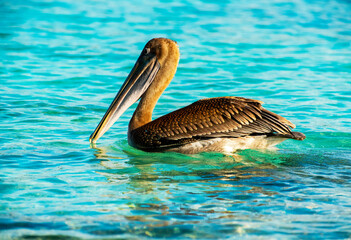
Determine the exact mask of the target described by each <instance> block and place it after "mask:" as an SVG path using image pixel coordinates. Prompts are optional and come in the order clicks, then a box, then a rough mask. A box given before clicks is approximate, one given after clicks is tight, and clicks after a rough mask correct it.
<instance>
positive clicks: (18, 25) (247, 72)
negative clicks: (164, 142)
mask: <svg viewBox="0 0 351 240" xmlns="http://www.w3.org/2000/svg"><path fill="white" fill-rule="evenodd" d="M350 12H351V4H350V2H349V1H342V0H339V1H337V0H330V1H307V0H294V1H289V2H287V1H281V0H277V1H264V0H260V1H185V0H181V1H165V0H160V1H144V2H140V1H134V0H130V1H124V2H122V1H102V0H101V1H93V0H91V1H90V0H86V1H68V0H60V1H39V0H26V1H24V0H23V1H21V0H15V1H6V0H5V1H1V2H0V45H1V47H0V56H1V62H0V82H1V85H0V94H1V101H0V120H1V121H0V129H1V131H0V231H1V232H0V234H1V238H4V239H12V238H20V239H21V238H22V239H60V238H62V239H69V238H71V239H81V238H88V239H149V238H171V239H176V238H177V239H194V238H199V239H220V238H222V239H236V238H238V237H242V238H247V239H257V238H263V239H282V238H283V239H286V238H291V239H295V238H296V239H297V238H298V239H311V238H321V239H326V238H337V239H341V238H350V237H351V227H350V226H351V200H350V199H351V191H350V187H351V133H350V129H351V121H350V115H351V103H350V100H351V99H350V96H351V84H350V83H351V77H350V76H351V75H350V74H351V60H350V59H351V46H350V43H351V27H350V26H351V15H350ZM153 37H168V38H171V39H173V40H176V41H177V42H178V45H179V47H180V51H181V59H180V63H179V68H178V71H177V74H176V76H175V78H174V79H173V81H172V83H171V85H170V86H169V88H168V89H167V90H166V92H165V93H164V94H163V95H162V97H161V99H160V100H159V103H158V105H157V107H156V109H155V112H154V117H159V116H162V115H164V114H165V113H168V112H170V111H173V110H175V109H178V108H180V107H184V106H186V105H188V104H190V103H191V102H194V101H196V100H198V99H201V98H206V97H217V96H242V97H248V98H254V99H258V100H262V101H264V102H265V107H266V108H268V109H270V110H272V111H275V112H276V113H278V114H281V115H282V116H285V117H287V118H288V119H289V120H291V121H292V122H293V123H294V124H295V125H297V130H298V131H301V132H304V133H305V134H306V136H307V139H306V140H305V141H303V142H300V141H293V140H289V141H285V142H284V143H282V144H280V145H279V151H276V152H273V151H253V150H247V151H242V152H239V153H238V156H236V157H229V156H223V155H221V154H217V153H204V154H198V155H190V156H187V155H182V154H176V153H145V152H142V151H139V150H136V149H133V148H132V147H130V146H128V144H127V140H126V139H127V137H126V130H127V125H128V121H129V119H130V117H131V115H132V112H133V111H134V107H135V106H133V107H132V108H131V109H129V110H128V111H127V112H126V113H125V114H124V115H123V116H122V117H121V118H120V120H119V121H118V123H116V124H115V125H114V126H113V127H112V128H111V129H110V131H109V132H108V133H106V134H105V135H104V137H102V138H101V140H100V141H99V142H98V144H97V145H96V147H95V148H91V147H90V146H89V141H88V139H89V135H90V134H91V132H92V131H93V130H94V128H95V127H96V125H97V124H98V122H99V120H100V118H101V117H102V116H103V114H104V112H105V111H106V108H107V107H108V105H109V104H110V102H111V101H112V99H113V97H114V96H115V94H116V92H117V91H118V89H119V87H120V85H121V84H122V82H123V81H124V80H125V77H126V76H127V75H128V72H129V71H130V70H131V68H132V66H133V64H134V62H135V60H136V59H137V57H138V56H139V53H140V51H141V49H142V48H143V46H144V44H145V43H146V42H147V41H148V40H149V39H151V38H153Z"/></svg>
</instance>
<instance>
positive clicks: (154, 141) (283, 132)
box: [90, 38, 305, 153]
mask: <svg viewBox="0 0 351 240" xmlns="http://www.w3.org/2000/svg"><path fill="white" fill-rule="evenodd" d="M178 61H179V50H178V46H177V44H176V42H174V41H172V40H170V39H165V38H156V39H152V40H150V41H149V42H148V43H147V44H146V46H145V48H144V50H143V51H142V53H141V55H140V57H139V59H138V61H137V62H136V64H135V66H134V68H133V69H132V71H131V73H130V74H129V76H128V78H127V79H126V81H125V83H124V84H123V86H122V88H121V90H120V91H119V93H118V94H117V96H116V97H115V99H114V101H113V102H112V104H111V106H110V107H109V109H108V111H107V112H106V114H105V116H104V117H103V119H102V120H101V122H100V123H99V125H98V126H97V128H96V129H95V131H94V133H93V134H92V135H91V137H90V141H92V142H95V141H96V140H97V139H98V138H99V137H101V136H102V135H103V134H104V133H105V132H106V131H107V130H108V129H109V127H110V126H111V125H112V124H113V123H114V122H115V121H116V120H117V119H118V118H119V116H120V115H121V114H122V113H123V112H124V111H125V110H126V109H127V108H128V107H129V106H130V105H132V104H133V103H134V102H135V101H137V100H138V99H139V98H140V102H139V104H138V107H137V109H136V110H135V112H134V114H133V117H132V119H131V121H130V123H129V129H128V141H129V144H130V145H132V146H134V147H136V148H139V149H142V150H144V151H177V152H182V153H197V152H201V151H220V152H232V151H235V150H238V149H246V148H267V147H270V146H272V145H275V144H277V143H279V142H281V141H283V140H285V139H287V138H291V139H296V140H303V139H304V138H305V135H304V134H302V133H299V132H292V131H291V128H294V127H295V125H294V124H292V123H291V122H290V121H288V120H287V119H285V118H283V117H281V116H279V115H277V114H275V113H273V112H270V111H268V110H266V109H265V108H263V107H262V106H261V104H262V102H261V101H258V100H252V99H247V98H242V97H218V98H208V99H203V100H199V101H197V102H195V103H193V104H191V105H189V106H187V107H184V108H182V109H179V110H177V111H174V112H171V113H169V114H167V115H165V116H162V117H160V118H158V119H156V120H153V121H152V120H151V117H152V112H153V109H154V107H155V105H156V103H157V101H158V99H159V97H160V96H161V94H162V93H163V91H164V90H165V89H166V87H167V86H168V84H169V83H170V81H171V80H172V78H173V76H174V74H175V72H176V69H177V65H178Z"/></svg>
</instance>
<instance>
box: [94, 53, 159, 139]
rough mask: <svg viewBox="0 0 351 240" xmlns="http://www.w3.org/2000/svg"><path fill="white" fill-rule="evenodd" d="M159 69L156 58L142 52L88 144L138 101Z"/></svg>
mask: <svg viewBox="0 0 351 240" xmlns="http://www.w3.org/2000/svg"><path fill="white" fill-rule="evenodd" d="M159 69H160V63H159V62H158V61H157V58H156V56H155V55H154V54H152V53H148V54H144V51H143V52H142V53H141V55H140V57H139V58H138V60H137V62H136V63H135V65H134V67H133V69H132V71H131V72H130V73H129V75H128V77H127V79H126V81H125V82H124V83H123V85H122V87H121V89H120V90H119V92H118V93H117V95H116V97H115V99H114V100H113V102H112V103H111V105H110V107H109V108H108V110H107V112H106V113H105V115H104V117H103V118H102V119H101V121H100V123H99V125H98V126H97V127H96V129H95V131H94V132H93V133H92V134H91V135H90V138H89V141H90V143H95V142H96V141H97V140H98V139H99V138H100V137H101V136H102V135H103V134H104V133H105V132H106V131H107V130H108V129H109V128H110V127H111V126H112V125H113V124H114V123H115V122H116V121H117V120H118V118H119V117H120V116H121V115H122V114H123V113H124V112H125V111H126V110H127V109H128V108H129V107H130V106H131V105H132V104H133V103H135V102H136V101H138V99H139V98H140V97H141V96H142V95H143V93H144V92H145V91H146V90H147V89H148V87H149V86H150V84H151V83H152V81H153V80H154V78H155V76H156V74H157V72H158V70H159Z"/></svg>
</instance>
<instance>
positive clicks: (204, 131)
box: [130, 97, 305, 151]
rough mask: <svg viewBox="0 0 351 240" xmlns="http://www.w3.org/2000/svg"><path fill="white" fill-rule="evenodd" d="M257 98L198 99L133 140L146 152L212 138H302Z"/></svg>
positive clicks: (151, 124) (134, 134)
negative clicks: (258, 136) (262, 136)
mask: <svg viewBox="0 0 351 240" xmlns="http://www.w3.org/2000/svg"><path fill="white" fill-rule="evenodd" d="M261 104H262V102H261V101H258V100H253V99H248V98H242V97H218V98H208V99H202V100H199V101H197V102H195V103H193V104H191V105H189V106H187V107H184V108H182V109H179V110H176V111H174V112H171V113H169V114H167V115H165V116H162V117H160V118H158V119H156V120H154V121H152V122H149V123H147V124H145V125H144V126H141V127H139V128H137V129H135V130H132V131H131V134H130V137H131V138H130V143H131V144H132V145H133V146H134V147H136V148H139V149H142V150H144V151H164V150H166V149H170V148H175V147H177V146H182V145H184V144H188V143H192V142H196V141H199V140H202V139H209V138H239V137H245V136H257V135H266V136H281V137H283V138H292V139H297V140H303V139H304V138H305V136H304V135H303V134H301V133H296V132H292V131H291V130H290V128H295V125H294V124H292V123H291V122H290V121H288V120H287V119H285V118H284V117H281V116H279V115H277V114H275V113H273V112H270V111H268V110H266V109H265V108H263V107H262V106H261Z"/></svg>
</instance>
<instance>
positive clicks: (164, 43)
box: [89, 38, 179, 143]
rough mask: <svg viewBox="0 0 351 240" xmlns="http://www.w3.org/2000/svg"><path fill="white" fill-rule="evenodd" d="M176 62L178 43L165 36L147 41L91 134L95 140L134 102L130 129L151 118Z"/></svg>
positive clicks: (174, 69) (175, 66) (172, 74)
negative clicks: (135, 108)
mask: <svg viewBox="0 0 351 240" xmlns="http://www.w3.org/2000/svg"><path fill="white" fill-rule="evenodd" d="M178 61H179V50H178V46H177V43H176V42H175V41H172V40H170V39H166V38H154V39H152V40H150V41H149V42H148V43H147V44H146V45H145V47H144V49H143V51H142V52H141V54H140V56H139V58H138V60H137V61H136V63H135V65H134V67H133V69H132V70H131V72H130V73H129V75H128V77H127V79H126V80H125V82H124V83H123V85H122V87H121V89H120V90H119V92H118V93H117V95H116V97H115V98H114V100H113V101H112V103H111V105H110V107H109V108H108V110H107V111H106V113H105V115H104V116H103V118H102V119H101V121H100V123H99V125H98V126H97V127H96V129H95V131H94V132H93V133H92V134H91V136H90V139H89V140H90V142H91V143H94V142H96V141H97V140H98V139H99V138H100V137H101V136H102V135H103V134H104V133H105V132H106V131H107V130H108V129H109V128H110V127H111V126H112V125H113V124H114V123H115V122H116V121H117V120H118V118H119V117H120V116H121V115H122V114H123V113H124V112H125V111H126V110H127V109H128V108H129V107H130V106H131V105H132V104H133V103H135V102H136V101H138V100H139V98H141V101H140V103H139V105H138V107H137V110H136V111H135V113H134V115H133V118H132V119H131V122H130V124H129V130H130V129H135V128H137V127H139V126H142V125H144V124H146V123H147V122H149V121H151V115H152V111H153V108H154V107H155V105H156V102H157V100H158V98H159V97H160V96H161V94H162V92H163V91H164V90H165V88H166V87H167V86H168V84H169V83H170V81H171V80H172V78H173V76H174V74H175V72H176V69H177V65H178Z"/></svg>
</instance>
